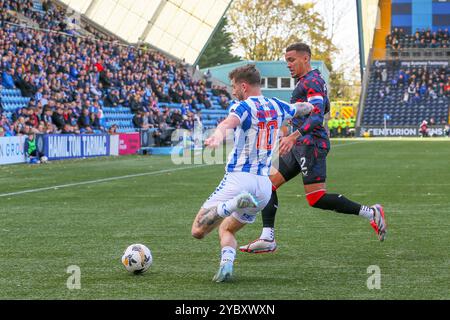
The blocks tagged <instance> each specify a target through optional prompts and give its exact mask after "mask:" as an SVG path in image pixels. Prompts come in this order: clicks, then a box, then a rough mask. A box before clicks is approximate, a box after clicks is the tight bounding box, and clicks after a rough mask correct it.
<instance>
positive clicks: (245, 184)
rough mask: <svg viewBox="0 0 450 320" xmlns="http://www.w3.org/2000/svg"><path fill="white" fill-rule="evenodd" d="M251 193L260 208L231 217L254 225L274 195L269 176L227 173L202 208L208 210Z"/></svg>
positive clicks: (242, 210)
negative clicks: (242, 194)
mask: <svg viewBox="0 0 450 320" xmlns="http://www.w3.org/2000/svg"><path fill="white" fill-rule="evenodd" d="M244 191H247V192H249V193H251V194H252V195H253V196H254V197H255V199H256V201H257V202H258V206H257V207H256V208H245V209H239V210H238V211H236V212H233V213H232V214H231V216H233V217H234V218H235V219H237V220H238V221H239V222H241V223H253V222H255V220H256V214H257V213H258V212H259V211H261V210H262V209H264V207H265V206H266V205H267V203H268V202H269V200H270V197H271V195H272V182H271V181H270V179H269V177H267V176H258V175H256V174H252V173H247V172H227V173H225V176H224V177H223V179H222V181H221V182H220V184H219V186H218V187H217V188H216V190H215V191H214V192H213V193H212V194H211V195H210V196H209V198H208V200H206V201H205V203H204V204H203V205H202V208H205V209H208V208H211V207H214V206H217V205H218V204H219V203H222V202H225V201H228V200H230V199H233V198H234V197H235V196H237V195H238V194H240V193H241V192H244Z"/></svg>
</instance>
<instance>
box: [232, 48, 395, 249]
mask: <svg viewBox="0 0 450 320" xmlns="http://www.w3.org/2000/svg"><path fill="white" fill-rule="evenodd" d="M285 59H286V62H287V66H288V68H289V70H290V72H291V76H292V77H294V78H296V79H297V81H298V82H297V84H296V87H295V89H294V91H293V93H292V97H291V103H295V102H309V103H311V104H312V105H314V109H313V111H312V112H311V113H310V114H309V115H306V116H303V117H300V118H295V119H293V121H292V125H293V129H294V131H293V133H292V134H291V135H289V136H288V137H285V138H282V139H281V141H280V148H279V150H280V158H279V163H278V164H277V163H274V165H273V166H272V169H271V175H270V180H271V181H272V184H273V187H272V197H271V199H270V202H269V203H268V204H267V206H266V207H265V208H264V210H263V211H262V218H263V219H262V220H263V231H262V233H261V236H260V238H259V239H256V240H255V241H253V242H251V243H249V244H247V245H245V246H242V247H240V248H239V249H240V250H241V251H242V252H248V253H266V252H273V251H275V250H276V248H277V244H276V242H275V236H274V222H275V214H276V211H277V208H278V198H277V189H278V188H279V187H280V186H282V185H283V184H284V183H285V182H287V181H289V180H291V179H292V178H294V177H296V176H297V175H298V174H299V173H302V176H303V177H302V178H303V184H304V188H305V194H306V199H307V201H308V203H309V205H310V206H311V207H313V208H318V209H322V210H333V211H336V212H339V213H345V214H351V215H359V216H362V217H365V218H367V219H368V220H369V221H370V224H371V226H372V227H373V229H374V230H375V232H376V233H377V235H378V239H379V240H380V241H383V240H384V239H385V236H386V227H387V225H386V220H385V217H384V210H383V207H382V206H381V205H379V204H376V205H373V206H371V207H369V206H365V205H361V204H358V203H355V202H353V201H351V200H349V199H347V198H346V197H344V196H343V195H341V194H336V193H328V192H327V189H326V184H325V181H326V157H327V154H328V152H329V150H330V140H329V138H328V134H327V132H326V130H325V128H324V126H323V122H324V115H325V114H326V113H328V112H329V111H330V101H329V99H328V94H327V87H326V83H325V81H324V80H323V78H322V76H321V75H320V72H319V71H318V70H313V69H312V67H311V49H310V48H309V46H308V45H306V44H304V43H295V44H292V45H290V46H289V47H288V48H287V49H286V53H285Z"/></svg>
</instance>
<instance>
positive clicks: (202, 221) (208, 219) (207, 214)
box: [197, 207, 222, 227]
mask: <svg viewBox="0 0 450 320" xmlns="http://www.w3.org/2000/svg"><path fill="white" fill-rule="evenodd" d="M220 219H222V217H221V216H219V215H218V214H217V207H212V208H209V209H206V210H205V211H204V212H203V213H202V214H201V215H200V217H199V218H198V220H197V226H198V227H200V226H203V225H207V226H211V225H213V224H215V223H216V222H217V221H219V220H220Z"/></svg>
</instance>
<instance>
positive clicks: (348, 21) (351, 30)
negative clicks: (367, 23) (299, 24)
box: [294, 0, 359, 69]
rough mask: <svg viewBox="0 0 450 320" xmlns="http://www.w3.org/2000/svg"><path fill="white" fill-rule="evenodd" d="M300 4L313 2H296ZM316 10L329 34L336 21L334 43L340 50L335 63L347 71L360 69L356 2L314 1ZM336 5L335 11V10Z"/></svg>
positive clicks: (343, 0)
mask: <svg viewBox="0 0 450 320" xmlns="http://www.w3.org/2000/svg"><path fill="white" fill-rule="evenodd" d="M294 1H295V2H298V3H306V2H311V0H294ZM312 1H313V2H315V3H316V5H315V6H314V10H316V11H317V12H318V13H320V15H321V16H322V17H323V18H324V22H325V25H326V27H327V30H328V32H331V30H330V28H331V22H332V21H333V19H334V21H335V26H336V27H335V31H334V37H333V43H334V44H335V45H336V46H337V47H338V48H339V49H340V52H339V53H338V55H337V57H336V61H335V63H336V64H335V65H336V66H340V65H344V67H345V68H346V69H352V68H353V67H354V66H357V67H359V44H358V20H357V14H356V1H355V0H312ZM333 4H334V10H333Z"/></svg>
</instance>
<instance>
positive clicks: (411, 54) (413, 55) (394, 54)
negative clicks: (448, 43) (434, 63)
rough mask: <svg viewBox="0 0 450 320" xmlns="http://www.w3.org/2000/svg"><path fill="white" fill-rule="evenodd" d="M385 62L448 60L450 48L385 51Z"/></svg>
mask: <svg viewBox="0 0 450 320" xmlns="http://www.w3.org/2000/svg"><path fill="white" fill-rule="evenodd" d="M386 59H387V60H395V59H399V60H448V59H450V48H402V49H386Z"/></svg>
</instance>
